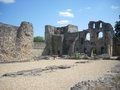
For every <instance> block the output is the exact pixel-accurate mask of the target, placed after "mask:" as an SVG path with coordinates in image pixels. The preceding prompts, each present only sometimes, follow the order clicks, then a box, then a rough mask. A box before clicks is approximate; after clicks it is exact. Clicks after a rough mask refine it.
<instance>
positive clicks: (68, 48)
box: [43, 21, 120, 56]
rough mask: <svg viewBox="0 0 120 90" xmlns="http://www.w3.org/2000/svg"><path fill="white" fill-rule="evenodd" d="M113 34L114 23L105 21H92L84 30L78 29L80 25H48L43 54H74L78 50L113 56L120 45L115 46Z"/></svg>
mask: <svg viewBox="0 0 120 90" xmlns="http://www.w3.org/2000/svg"><path fill="white" fill-rule="evenodd" d="M113 35H114V31H113V27H112V25H111V24H109V23H105V22H103V21H97V22H95V21H90V22H89V24H88V29H86V30H83V31H78V27H77V26H75V25H68V26H65V27H54V26H51V25H46V26H45V40H46V47H45V49H44V52H43V55H59V56H62V55H72V54H73V53H75V52H78V53H85V54H87V55H88V56H91V54H92V53H93V54H96V55H101V54H108V55H109V56H112V55H113V54H115V51H116V50H117V49H118V48H119V47H120V46H118V48H116V49H115V48H114V47H113V46H115V47H116V45H113V44H114V43H113ZM88 37H89V39H88ZM113 49H114V50H113ZM113 51H114V52H113ZM118 52H120V51H118ZM117 54H118V53H117ZM117 54H115V55H117Z"/></svg>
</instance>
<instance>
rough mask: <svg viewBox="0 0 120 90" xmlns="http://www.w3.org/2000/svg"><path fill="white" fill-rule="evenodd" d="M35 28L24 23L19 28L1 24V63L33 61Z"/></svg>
mask: <svg viewBox="0 0 120 90" xmlns="http://www.w3.org/2000/svg"><path fill="white" fill-rule="evenodd" d="M32 42H33V26H32V24H31V23H29V22H22V23H21V25H20V26H19V27H17V26H13V25H8V24H4V23H0V62H13V61H29V60H31V59H32Z"/></svg>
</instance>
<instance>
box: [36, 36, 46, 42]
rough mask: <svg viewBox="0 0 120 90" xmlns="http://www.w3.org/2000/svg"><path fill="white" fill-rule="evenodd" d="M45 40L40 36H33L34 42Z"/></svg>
mask: <svg viewBox="0 0 120 90" xmlns="http://www.w3.org/2000/svg"><path fill="white" fill-rule="evenodd" d="M44 41H45V40H44V39H43V37H41V36H36V37H34V42H44Z"/></svg>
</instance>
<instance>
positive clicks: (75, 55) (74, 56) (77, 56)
mask: <svg viewBox="0 0 120 90" xmlns="http://www.w3.org/2000/svg"><path fill="white" fill-rule="evenodd" d="M72 59H80V53H78V52H75V53H74V54H73V55H72Z"/></svg>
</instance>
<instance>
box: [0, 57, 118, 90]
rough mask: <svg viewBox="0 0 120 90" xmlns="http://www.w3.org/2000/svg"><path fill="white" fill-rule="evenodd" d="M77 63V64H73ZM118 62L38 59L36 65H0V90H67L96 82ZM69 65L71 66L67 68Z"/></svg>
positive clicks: (27, 63)
mask: <svg viewBox="0 0 120 90" xmlns="http://www.w3.org/2000/svg"><path fill="white" fill-rule="evenodd" d="M76 62H77V63H76ZM118 63H120V62H119V61H114V60H96V61H92V60H91V61H84V60H80V61H79V60H60V59H58V60H57V59H56V60H46V61H45V60H44V61H43V60H42V61H36V62H24V63H9V64H0V76H1V77H0V90H70V87H72V86H74V85H75V84H77V83H78V82H80V81H87V80H97V79H98V78H99V77H103V76H104V75H105V74H107V73H109V72H108V71H111V68H112V67H114V66H115V65H117V64H118ZM61 65H63V66H70V67H69V68H66V69H61V68H59V69H55V70H54V71H52V72H49V71H48V72H46V73H41V75H28V76H24V75H18V76H17V77H9V76H8V77H6V76H3V75H4V74H6V73H13V72H19V71H24V70H34V69H36V68H37V69H38V68H39V69H40V68H42V69H44V68H46V67H49V66H56V67H57V68H58V67H59V66H61ZM71 66H72V67H71Z"/></svg>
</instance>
